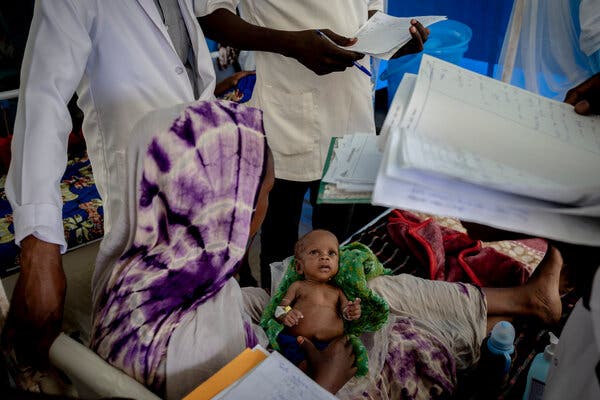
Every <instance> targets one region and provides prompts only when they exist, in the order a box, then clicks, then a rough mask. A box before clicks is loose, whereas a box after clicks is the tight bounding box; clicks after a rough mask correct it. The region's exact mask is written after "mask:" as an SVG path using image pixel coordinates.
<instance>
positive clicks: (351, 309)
mask: <svg viewBox="0 0 600 400" xmlns="http://www.w3.org/2000/svg"><path fill="white" fill-rule="evenodd" d="M360 313H361V308H360V297H357V298H356V299H354V301H349V302H348V304H346V307H344V309H343V310H342V315H343V316H344V318H345V319H346V321H354V320H355V319H359V318H360Z"/></svg>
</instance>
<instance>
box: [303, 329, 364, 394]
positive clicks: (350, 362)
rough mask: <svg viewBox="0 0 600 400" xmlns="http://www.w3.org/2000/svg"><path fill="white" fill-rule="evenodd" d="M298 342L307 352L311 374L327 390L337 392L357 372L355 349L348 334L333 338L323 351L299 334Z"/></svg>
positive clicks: (309, 372)
mask: <svg viewBox="0 0 600 400" xmlns="http://www.w3.org/2000/svg"><path fill="white" fill-rule="evenodd" d="M298 344H299V345H300V347H301V348H302V350H304V352H305V353H306V359H307V361H308V374H309V376H310V377H311V378H312V379H313V380H314V381H315V382H317V383H318V384H319V385H321V387H323V388H324V389H326V390H327V391H329V392H331V393H333V394H335V393H337V391H338V390H340V389H341V388H342V386H344V385H345V384H346V382H348V381H349V380H350V378H352V377H353V376H354V374H355V373H356V367H355V366H354V360H355V356H354V350H353V348H352V344H351V343H350V341H349V340H348V337H347V336H342V337H339V338H337V339H335V340H333V341H332V342H331V343H329V346H327V347H326V348H324V349H323V350H321V351H319V350H317V348H316V347H315V345H314V344H313V343H312V342H311V341H310V340H308V339H307V338H305V337H303V336H298Z"/></svg>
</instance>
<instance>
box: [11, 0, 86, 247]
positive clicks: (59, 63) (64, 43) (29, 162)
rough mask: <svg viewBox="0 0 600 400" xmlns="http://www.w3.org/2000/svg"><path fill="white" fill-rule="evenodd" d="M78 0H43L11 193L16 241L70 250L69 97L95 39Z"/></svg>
mask: <svg viewBox="0 0 600 400" xmlns="http://www.w3.org/2000/svg"><path fill="white" fill-rule="evenodd" d="M85 4H88V2H85V3H84V2H82V1H78V0H53V1H37V2H36V3H35V10H34V14H33V20H32V23H31V28H30V31H29V37H28V39H27V46H26V48H25V54H24V58H23V65H22V68H21V87H20V90H19V102H18V106H17V115H16V120H15V128H14V136H13V139H12V160H11V164H10V168H9V172H8V176H7V179H6V194H7V197H8V200H9V201H10V203H11V206H12V208H13V218H14V226H15V242H16V243H17V244H19V243H20V242H21V240H22V239H23V238H25V237H26V236H28V235H31V234H33V235H34V236H36V237H37V238H39V239H41V240H44V241H47V242H51V243H56V244H59V245H60V246H61V252H63V253H64V252H65V251H66V247H67V245H66V242H65V237H64V230H63V224H62V197H61V191H60V186H59V183H60V180H61V178H62V175H63V174H64V171H65V166H66V161H67V139H68V135H69V132H70V131H71V128H72V124H71V117H70V114H69V111H68V109H67V106H66V104H67V102H68V101H69V99H70V98H71V97H72V95H73V93H74V92H75V89H76V88H77V85H78V84H79V82H80V80H81V77H82V75H83V72H84V69H85V66H86V63H87V59H88V55H89V54H90V50H91V40H90V35H89V33H88V29H87V28H86V25H87V26H91V21H90V18H89V17H88V16H86V13H87V12H89V11H90V10H89V8H90V6H88V7H87V9H86V6H85Z"/></svg>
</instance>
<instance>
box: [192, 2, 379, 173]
mask: <svg viewBox="0 0 600 400" xmlns="http://www.w3.org/2000/svg"><path fill="white" fill-rule="evenodd" d="M238 4H239V5H240V9H241V12H242V16H243V17H244V18H245V19H246V20H247V21H248V22H250V23H252V24H255V25H259V26H263V27H267V28H274V29H281V30H305V29H326V28H328V29H331V30H332V31H334V32H336V33H338V34H340V35H345V36H352V34H354V32H356V31H357V30H358V28H360V26H361V25H363V24H364V23H365V22H366V21H367V18H368V11H369V10H382V8H383V1H382V0H327V1H323V0H302V1H299V0H290V1H284V0H207V1H206V9H205V10H204V11H203V13H206V14H208V13H211V12H213V11H214V10H216V9H218V8H225V9H228V10H230V11H232V12H235V7H236V6H237V5H238ZM255 56H256V86H255V87H254V93H253V96H252V99H251V100H250V102H249V104H250V105H253V106H255V107H258V108H261V109H262V110H263V111H264V125H265V132H266V134H267V140H268V142H269V146H270V148H271V150H272V152H273V157H274V160H275V176H276V177H277V178H281V179H287V180H293V181H312V180H317V179H320V178H321V175H322V172H323V165H324V161H325V158H326V156H327V150H328V148H329V142H330V139H331V137H334V136H343V135H345V134H350V133H357V132H361V133H372V134H375V122H374V115H373V101H372V97H371V80H370V78H369V77H368V76H367V75H365V74H364V73H363V72H361V71H360V70H359V69H358V68H348V69H346V71H344V72H335V73H332V74H329V75H325V76H318V75H316V74H315V73H314V72H312V71H311V70H309V69H308V68H306V67H304V66H303V65H302V64H300V63H299V62H298V61H296V60H295V59H292V58H288V57H285V56H282V55H280V54H275V53H267V52H256V55H255ZM359 62H360V63H361V64H363V65H364V66H365V67H367V68H368V69H370V66H369V57H364V58H363V59H362V60H360V61H359Z"/></svg>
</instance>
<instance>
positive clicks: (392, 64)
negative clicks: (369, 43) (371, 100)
mask: <svg viewBox="0 0 600 400" xmlns="http://www.w3.org/2000/svg"><path fill="white" fill-rule="evenodd" d="M429 30H430V32H431V33H430V34H429V38H428V39H427V41H426V42H425V46H424V48H423V51H422V52H421V53H418V54H409V55H406V56H402V57H399V58H395V59H391V60H389V61H388V64H387V69H386V70H385V71H383V72H382V74H381V79H382V80H386V81H387V87H388V105H389V104H390V103H391V102H392V99H393V98H394V94H395V93H396V89H398V85H400V81H401V80H402V77H403V76H404V74H405V73H406V72H409V73H413V74H416V73H417V72H418V71H419V65H420V64H421V58H422V57H423V53H425V54H429V55H431V56H434V57H437V58H440V59H442V60H445V61H448V62H451V63H453V64H459V63H460V61H461V60H462V58H463V55H464V54H465V52H466V51H467V49H468V48H469V41H470V40H471V37H472V36H473V31H471V28H469V27H468V26H467V25H465V24H463V23H462V22H458V21H454V20H450V19H449V20H446V21H440V22H438V23H435V24H433V25H431V26H430V27H429Z"/></svg>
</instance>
